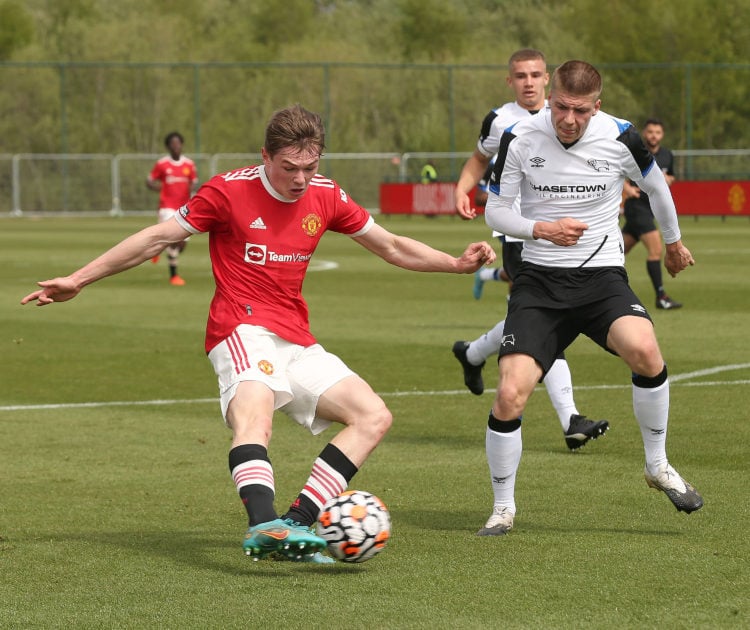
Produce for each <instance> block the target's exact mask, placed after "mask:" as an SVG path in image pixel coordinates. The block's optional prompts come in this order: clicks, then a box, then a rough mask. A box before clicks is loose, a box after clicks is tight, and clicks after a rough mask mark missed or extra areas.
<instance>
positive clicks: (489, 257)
mask: <svg viewBox="0 0 750 630" xmlns="http://www.w3.org/2000/svg"><path fill="white" fill-rule="evenodd" d="M354 240H355V241H357V242H358V243H359V244H360V245H362V247H364V248H365V249H367V250H369V251H371V252H372V253H373V254H376V255H377V256H380V257H381V258H382V259H383V260H385V261H386V262H389V263H391V264H392V265H395V266H396V267H402V268H403V269H409V270H411V271H445V272H448V273H474V272H475V271H476V270H477V269H479V268H480V267H481V266H482V265H491V264H492V263H493V262H495V252H494V251H493V250H492V247H490V245H489V243H484V242H482V243H471V244H470V245H469V246H468V247H467V248H466V250H465V251H464V253H463V254H461V256H460V257H458V258H455V257H453V256H451V255H450V254H446V253H445V252H441V251H440V250H437V249H433V248H432V247H430V246H429V245H425V244H424V243H422V242H420V241H415V240H414V239H412V238H407V237H405V236H398V235H396V234H392V233H391V232H389V231H388V230H386V229H385V228H383V227H381V226H379V225H378V224H375V225H373V226H372V227H371V228H370V229H369V230H368V231H367V232H366V233H365V234H363V235H362V236H356V237H355V238H354Z"/></svg>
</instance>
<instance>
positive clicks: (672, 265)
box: [664, 241, 695, 278]
mask: <svg viewBox="0 0 750 630" xmlns="http://www.w3.org/2000/svg"><path fill="white" fill-rule="evenodd" d="M666 249H667V253H666V255H665V256H664V266H665V267H666V268H667V271H668V272H669V275H670V276H672V277H673V278H674V277H675V276H676V275H677V274H678V273H680V272H681V271H682V270H683V269H687V268H688V267H692V266H693V265H694V264H695V259H694V258H693V255H692V254H691V253H690V250H689V249H688V248H687V247H685V246H684V245H683V244H682V241H677V242H676V243H670V244H669V245H667V247H666Z"/></svg>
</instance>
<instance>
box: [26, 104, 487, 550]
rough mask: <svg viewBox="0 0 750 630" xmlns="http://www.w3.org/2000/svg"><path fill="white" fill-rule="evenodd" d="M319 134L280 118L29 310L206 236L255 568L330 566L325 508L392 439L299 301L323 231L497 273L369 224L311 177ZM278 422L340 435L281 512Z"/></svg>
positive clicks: (235, 471) (476, 249)
mask: <svg viewBox="0 0 750 630" xmlns="http://www.w3.org/2000/svg"><path fill="white" fill-rule="evenodd" d="M324 141H325V134H324V129H323V123H322V121H321V119H320V117H319V116H318V115H317V114H313V113H311V112H309V111H307V110H305V109H304V108H302V107H300V106H294V107H291V108H287V109H284V110H280V111H278V112H276V113H275V114H274V115H273V117H272V118H271V120H270V122H269V123H268V126H267V128H266V137H265V142H264V145H263V148H262V155H263V164H262V165H261V166H255V167H248V168H244V169H239V170H236V171H232V172H230V173H224V174H223V175H218V176H216V177H214V178H212V179H211V180H210V181H209V182H207V183H206V184H205V185H204V186H203V187H202V188H201V190H200V191H198V193H197V194H196V195H195V196H194V197H193V198H192V199H191V200H190V201H189V202H188V204H187V205H185V206H183V207H182V208H181V209H180V212H179V213H178V215H177V216H175V217H174V218H173V219H171V220H169V221H166V222H164V223H160V224H158V225H155V226H151V227H149V228H146V229H145V230H142V231H140V232H138V233H136V234H134V235H132V236H130V237H129V238H127V239H125V240H124V241H122V242H121V243H120V244H119V245H116V246H115V247H113V248H112V249H111V250H109V251H108V252H106V253H105V254H103V255H101V256H100V257H99V258H97V259H96V260H94V261H92V262H90V263H89V264H87V265H85V266H84V267H82V268H81V269H79V270H78V271H76V272H74V273H73V274H71V275H69V276H67V277H62V278H55V279H53V280H47V281H45V282H40V283H39V285H40V287H41V289H39V290H38V291H35V292H33V293H31V294H30V295H28V296H26V297H25V298H24V299H23V300H22V303H23V304H26V303H29V302H32V301H34V300H36V301H37V304H38V305H40V306H43V305H46V304H52V303H54V302H63V301H66V300H69V299H71V298H73V297H75V296H76V295H77V294H78V293H79V292H80V291H81V290H82V289H83V288H84V287H85V286H87V285H89V284H91V283H92V282H95V281H97V280H100V279H102V278H105V277H107V276H111V275H113V274H116V273H118V272H121V271H124V270H126V269H128V268H130V267H134V266H136V265H138V264H140V263H142V262H144V261H145V260H148V259H149V258H151V257H152V256H153V255H154V254H156V253H157V252H158V251H160V249H161V248H163V247H164V244H165V243H176V242H179V241H181V240H183V239H185V238H186V237H187V236H189V235H190V234H193V233H196V232H209V234H210V240H209V248H210V252H211V261H212V267H213V273H214V278H215V280H216V293H215V294H214V298H213V301H212V303H211V308H210V310H209V319H208V324H207V327H206V350H207V351H208V352H209V359H210V360H211V362H212V364H213V366H214V369H215V371H216V373H217V375H218V377H219V388H220V393H221V408H222V413H223V415H224V418H225V420H226V422H227V425H228V426H229V427H230V428H231V430H232V433H233V440H232V449H231V451H230V453H229V467H230V470H231V472H232V477H233V480H234V482H235V485H236V487H237V490H238V493H239V495H240V497H241V499H242V501H243V503H244V504H245V508H246V510H247V515H248V520H249V525H250V527H249V529H248V533H247V535H246V538H245V541H244V544H243V547H244V549H245V552H246V553H247V554H249V555H254V556H256V557H265V556H266V555H268V554H271V553H274V552H279V553H281V554H282V555H284V556H286V557H288V558H289V559H291V560H300V561H311V562H319V563H325V562H332V560H331V558H328V557H327V556H322V555H321V554H320V553H318V550H320V549H322V548H324V547H325V541H324V540H323V539H321V538H319V537H318V536H316V535H314V534H313V533H312V532H311V531H310V527H311V525H312V524H313V523H314V522H315V520H316V519H317V516H318V513H319V511H320V508H321V507H322V505H323V504H324V503H325V502H326V501H327V500H328V499H329V498H331V497H333V496H336V495H337V494H339V493H340V492H342V491H343V490H344V489H345V488H346V487H347V484H348V482H349V480H350V479H351V478H352V476H353V475H354V474H355V473H356V472H357V470H358V469H359V467H360V466H362V464H363V463H364V461H365V460H366V459H367V457H368V456H369V454H370V452H371V451H372V450H373V449H374V448H375V446H376V445H377V444H378V443H379V442H380V440H381V439H382V437H383V436H384V435H385V433H386V431H388V429H389V427H390V425H391V414H390V412H389V411H388V409H387V408H386V406H385V404H384V403H383V401H382V400H381V399H380V398H379V397H378V396H377V395H376V394H375V393H374V392H373V391H372V389H371V388H370V386H369V385H368V384H367V383H366V382H365V381H364V380H363V379H362V378H360V377H359V376H357V375H356V374H354V373H353V372H352V371H351V370H349V368H347V367H346V365H344V363H343V362H342V361H341V359H339V358H338V357H336V356H334V355H332V354H330V353H327V352H326V351H325V350H324V349H323V348H322V347H321V346H320V345H318V344H317V343H315V339H314V337H313V336H312V334H311V333H310V330H309V322H308V314H307V305H306V303H305V301H304V299H303V298H302V294H301V288H302V283H303V280H304V277H305V273H306V270H307V266H308V264H309V261H310V257H311V256H312V254H313V252H314V251H315V248H316V247H317V244H318V242H319V241H320V238H321V237H322V235H323V234H324V232H326V230H332V231H337V232H341V233H344V234H347V235H348V236H350V237H351V238H353V239H354V240H355V241H356V242H357V243H359V244H360V245H362V246H363V247H365V248H366V249H368V250H369V251H371V252H373V253H374V254H376V255H377V256H380V257H381V258H383V259H384V260H386V261H387V262H389V263H391V264H393V265H396V266H398V267H403V268H405V269H412V270H414V271H442V272H449V273H473V272H474V271H476V269H477V268H478V267H479V266H480V265H482V264H485V263H487V264H490V263H492V262H494V260H495V255H494V252H493V251H492V248H491V247H490V245H489V244H487V243H473V244H471V245H469V246H468V247H467V248H466V251H465V252H464V253H463V255H461V256H460V257H459V258H454V257H453V256H450V255H448V254H446V253H443V252H441V251H438V250H435V249H432V248H431V247H428V246H427V245H425V244H423V243H421V242H419V241H415V240H413V239H410V238H406V237H401V236H396V235H394V234H391V233H390V232H388V231H387V230H385V229H384V228H382V227H380V226H379V225H377V224H375V223H374V221H373V219H372V217H371V216H370V215H369V213H368V212H367V211H366V210H365V209H364V208H362V207H360V206H359V205H357V204H356V203H354V202H353V201H352V200H351V199H350V198H349V197H348V195H347V194H346V193H345V192H344V191H343V190H341V189H340V188H339V186H338V184H336V183H335V182H333V181H332V180H330V179H327V178H324V177H322V176H320V175H316V173H317V169H318V164H319V161H320V157H321V154H322V151H323V148H324ZM275 409H282V410H283V411H284V412H285V413H287V414H288V415H289V416H291V417H292V418H293V419H294V420H296V421H297V422H299V423H300V424H302V425H303V426H305V427H307V428H308V429H309V430H310V431H311V432H312V433H319V432H321V431H322V430H324V429H325V428H326V427H327V426H328V425H329V424H330V423H331V422H337V423H340V424H342V425H344V428H343V429H342V430H341V431H339V432H338V433H337V434H336V435H335V436H334V437H333V439H332V440H331V442H330V443H329V444H328V445H326V447H325V448H324V449H323V451H322V452H321V454H320V456H319V457H318V458H317V460H316V461H315V463H314V465H313V468H312V472H311V474H310V477H309V478H308V480H307V483H306V484H305V486H304V488H303V489H302V491H301V492H300V494H299V496H298V497H297V499H296V500H295V501H294V503H293V504H292V506H291V508H290V509H289V511H288V512H287V513H286V514H285V515H284V516H283V517H282V518H279V516H278V514H277V513H276V511H275V508H274V494H275V491H274V475H273V469H272V467H271V462H270V460H269V458H268V451H267V448H268V444H269V441H270V438H271V428H272V418H273V413H274V410H275Z"/></svg>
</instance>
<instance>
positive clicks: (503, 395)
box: [495, 380, 529, 419]
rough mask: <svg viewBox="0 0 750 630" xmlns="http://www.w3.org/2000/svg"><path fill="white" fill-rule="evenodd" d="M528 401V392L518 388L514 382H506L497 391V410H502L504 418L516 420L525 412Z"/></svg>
mask: <svg viewBox="0 0 750 630" xmlns="http://www.w3.org/2000/svg"><path fill="white" fill-rule="evenodd" d="M528 399H529V393H528V392H526V391H525V390H524V389H522V388H520V387H518V386H517V385H516V384H515V383H514V382H512V381H505V380H504V381H503V382H501V383H500V386H499V388H498V390H497V400H496V401H495V408H496V409H498V410H502V415H503V416H509V417H512V418H515V417H516V416H519V415H520V414H521V413H522V412H523V409H524V407H525V406H526V402H527V401H528ZM505 419H507V418H505Z"/></svg>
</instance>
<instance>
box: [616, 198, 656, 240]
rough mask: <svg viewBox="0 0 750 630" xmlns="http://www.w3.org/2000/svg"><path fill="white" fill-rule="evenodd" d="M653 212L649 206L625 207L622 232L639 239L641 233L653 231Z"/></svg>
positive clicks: (654, 228)
mask: <svg viewBox="0 0 750 630" xmlns="http://www.w3.org/2000/svg"><path fill="white" fill-rule="evenodd" d="M655 230H656V223H654V213H653V212H651V210H650V209H649V208H638V207H636V208H628V207H627V206H626V207H625V225H623V226H622V233H623V234H630V236H632V237H633V238H634V239H635V240H636V241H640V240H641V235H643V234H648V233H649V232H654V231H655Z"/></svg>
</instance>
